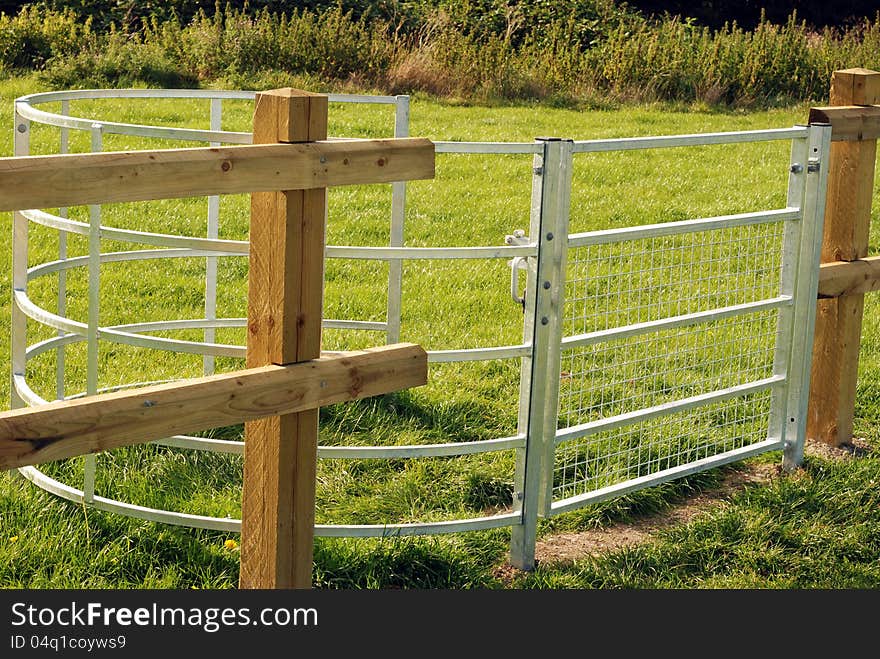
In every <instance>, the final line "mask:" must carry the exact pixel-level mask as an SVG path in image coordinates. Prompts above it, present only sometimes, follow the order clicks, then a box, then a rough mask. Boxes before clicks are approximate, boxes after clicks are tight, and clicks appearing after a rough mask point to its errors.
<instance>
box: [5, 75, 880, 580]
mask: <svg viewBox="0 0 880 659" xmlns="http://www.w3.org/2000/svg"><path fill="white" fill-rule="evenodd" d="M36 90H37V83H36V82H35V81H34V80H32V79H28V78H23V79H12V80H6V81H3V82H0V99H2V100H0V119H2V120H0V125H4V126H8V127H10V129H9V130H7V131H5V132H3V134H0V154H2V155H4V156H5V155H11V153H12V147H11V144H12V130H11V126H12V100H13V99H14V98H16V97H18V96H20V95H23V94H25V93H30V92H32V91H36ZM226 107H227V111H226V112H227V113H226V115H225V119H224V128H225V129H231V130H247V129H248V125H249V121H250V107H249V105H248V104H247V103H229V104H228V105H227V106H226ZM74 110H75V112H76V113H78V114H80V115H88V116H93V117H95V118H101V117H107V118H109V117H112V118H113V119H115V120H121V121H130V122H136V123H160V124H167V125H188V126H201V127H206V126H207V105H206V104H204V103H203V104H199V103H196V102H180V101H156V102H149V103H147V102H145V101H128V102H112V101H111V102H108V101H104V102H100V103H97V102H96V103H85V102H83V103H81V104H77V105H75V107H74ZM805 117H806V108H805V107H795V108H788V109H777V110H771V111H763V112H754V113H742V112H731V113H720V112H708V111H699V110H693V111H688V109H687V108H675V107H660V106H637V107H630V108H626V109H621V110H614V111H574V110H567V109H557V108H550V107H541V106H534V105H529V106H508V107H478V106H464V105H448V104H442V103H438V102H436V101H431V100H427V99H423V98H416V99H414V100H413V105H412V124H411V134H412V135H416V136H425V137H428V138H432V139H436V140H441V139H446V140H449V139H451V140H486V141H531V140H532V139H533V138H534V137H536V136H539V135H555V136H561V137H572V138H575V139H590V138H598V137H625V136H632V135H657V134H673V133H697V132H708V131H722V130H743V129H755V128H776V127H787V126H790V125H792V124H794V123H798V122H801V121H803V120H804V118H805ZM330 121H331V134H336V135H348V136H358V137H361V136H364V137H375V136H387V135H389V134H390V125H391V113H390V111H389V110H388V109H387V108H369V107H365V106H353V107H350V106H337V105H334V106H332V108H331V114H330ZM56 141H57V132H56V131H55V130H54V129H49V128H35V129H34V132H33V137H32V145H33V151H34V152H35V153H51V152H53V151H54V150H55V149H56V148H57V147H56V146H55V144H56ZM157 144H158V143H157V142H156V141H152V142H150V141H148V140H131V139H124V138H120V137H112V136H111V137H108V138H107V139H106V141H105V149H107V150H113V149H122V148H148V147H155V146H157ZM86 145H87V141H86V138H85V136H81V135H79V136H76V137H74V138H73V141H72V150H84V149H85V148H86ZM166 145H167V144H166ZM178 146H179V145H178ZM787 150H788V147H787V145H786V144H784V143H775V144H771V145H763V146H757V145H742V146H731V147H701V148H699V149H694V150H687V151H686V152H685V151H681V150H670V151H663V152H654V153H635V154H613V155H594V156H589V157H583V158H580V159H579V160H578V161H577V162H576V172H575V192H574V194H573V204H572V207H573V212H572V225H573V227H572V228H573V230H575V231H584V230H591V229H597V228H605V227H617V226H626V225H630V224H637V223H646V222H662V221H668V220H676V219H684V218H687V217H700V216H710V215H720V214H726V213H736V212H744V211H749V210H757V209H763V208H778V207H781V206H782V205H784V202H785V181H786V179H787V175H788V172H787ZM530 167H531V159H530V157H529V156H462V155H440V156H438V165H437V177H436V179H435V180H433V181H430V182H417V183H412V184H411V185H410V188H409V193H408V215H407V229H406V244H407V245H412V246H449V245H496V244H502V241H503V238H504V236H505V234H509V233H512V232H513V230H515V229H520V228H522V229H527V228H528V212H529V193H530V176H529V173H530ZM875 196H876V198H877V200H878V201H877V202H875V216H876V215H877V209H878V208H880V195H875ZM389 199H390V194H389V192H388V188H387V186H369V187H367V186H364V187H357V188H346V189H339V190H335V191H333V192H332V193H331V198H330V218H329V225H328V242H329V243H330V244H353V245H371V244H382V242H383V241H386V240H387V231H388V228H387V223H388V219H387V218H388V204H389ZM205 208H206V203H205V201H204V200H175V201H167V202H155V203H151V204H149V205H147V204H130V205H114V206H108V207H105V210H104V213H105V215H104V217H105V223H107V224H111V225H113V226H120V227H126V228H138V229H141V230H147V231H166V232H179V233H188V232H194V233H200V232H204V230H205V215H206V213H205ZM77 213H79V214H80V215H77ZM71 214H72V216H77V217H80V218H85V217H86V216H85V214H84V210H83V209H72V210H71ZM221 217H222V226H221V236H222V237H228V238H236V239H244V238H246V236H247V217H248V216H247V203H246V199H245V198H244V197H241V196H233V197H229V198H224V200H223V202H222V207H221ZM0 218H2V220H0V221H2V223H3V225H4V227H5V228H4V231H3V234H2V235H3V236H4V237H3V239H2V243H3V245H2V248H0V278H2V280H0V281H2V285H3V289H4V290H6V291H9V290H10V272H11V266H10V254H11V249H10V235H11V231H10V224H11V220H10V216H9V215H8V214H3V215H0ZM877 226H878V223H877V222H875V231H874V232H873V233H872V241H871V246H872V253H876V251H877V250H876V247H877V238H878V235H877V229H876V227H877ZM31 235H32V242H31V251H30V258H31V262H32V263H37V262H44V261H48V260H52V259H53V258H57V249H58V246H57V235H55V232H51V231H48V230H45V231H44V230H40V229H39V228H37V229H34V230H33V231H32V234H31ZM128 248H129V247H128V246H127V245H123V244H114V243H112V242H110V241H105V244H104V245H103V249H104V250H105V251H112V250H115V249H128ZM85 249H86V245H85V242H84V241H82V240H78V239H75V237H73V238H71V240H70V244H69V250H70V252H71V253H72V254H83V253H85ZM386 276H387V266H385V265H384V264H381V263H380V264H369V263H361V262H356V263H351V262H342V261H334V260H331V261H328V264H327V277H326V302H325V309H326V315H327V316H328V317H330V318H355V319H360V320H381V319H382V317H383V314H384V305H385V283H384V279H385V277H386ZM203 277H204V259H196V258H190V259H174V260H168V261H162V262H159V261H152V262H145V263H142V264H111V265H108V266H105V267H104V268H103V269H102V308H101V322H102V323H106V324H117V323H120V324H121V323H126V322H135V321H139V320H160V319H168V318H195V317H198V316H200V315H201V314H202V312H201V306H202V304H203V297H202V296H203ZM404 278H405V279H404V282H405V283H404V300H403V308H404V315H403V336H402V338H403V340H407V341H416V342H419V343H422V344H423V345H424V346H425V347H426V348H429V349H447V348H466V347H477V346H490V345H504V344H514V343H518V342H519V341H520V339H521V334H522V314H521V311H520V309H519V307H518V306H517V305H515V304H514V303H513V302H512V301H511V300H510V297H509V292H508V289H509V270H508V267H507V265H506V263H505V262H504V261H503V260H496V261H494V262H485V263H483V262H473V261H463V262H453V263H449V262H439V261H412V262H409V263H407V264H406V265H405V268H404ZM219 289H220V295H219V304H218V307H219V308H218V312H219V314H220V315H222V316H230V317H237V316H243V315H244V310H245V296H246V260H245V259H243V258H229V259H225V260H224V261H223V262H222V264H221V268H220V275H219ZM85 290H86V282H85V277H84V273H79V272H76V273H72V274H71V275H70V276H69V278H68V291H69V294H68V299H67V303H68V313H69V315H71V316H73V317H75V318H78V319H84V318H85V314H86V296H85ZM29 291H30V293H31V295H32V297H33V299H35V300H36V301H37V302H39V303H41V304H43V305H44V306H46V307H47V308H53V307H54V304H55V302H54V300H55V296H56V287H55V282H54V280H53V279H51V278H46V279H44V280H38V281H35V282H33V283H32V284H31V287H30V288H29ZM8 301H9V295H8V294H7V295H6V296H5V297H4V302H3V306H2V309H0V337H2V338H0V363H2V364H8V362H9V344H8V337H9V302H8ZM30 329H31V334H30V335H29V339H30V340H31V342H33V341H35V340H37V339H38V338H48V337H49V336H50V334H49V333H48V331H47V330H45V328H36V327H33V325H32V326H31V328H30ZM174 336H178V337H181V338H193V339H200V338H201V334H200V333H198V332H189V333H187V332H177V333H175V334H174ZM218 339H220V340H221V341H223V342H243V335H242V333H241V332H240V331H239V330H224V331H222V332H218ZM383 340H384V339H383V336H382V334H381V333H378V332H360V333H353V332H351V331H341V330H335V331H328V332H325V336H324V343H325V347H327V348H340V347H364V346H367V345H374V344H378V343H381V342H382V341H383ZM878 350H880V340H878V314H877V304H876V302H875V301H874V300H873V299H872V298H869V301H868V308H867V310H866V319H865V330H864V339H863V348H862V361H861V364H860V385H859V397H858V408H857V433H858V435H859V436H860V437H863V438H865V439H866V441H867V442H868V444H869V445H870V446H877V445H878V441H880V437H878V431H877V429H876V428H877V424H876V421H877V416H878V411H880V400H878V395H880V387H878V384H880V377H878V376H877V375H876V374H877V373H878V372H880V369H878V368H877V366H878V360H880V357H878ZM67 360H68V371H67V372H68V376H67V378H66V381H65V387H66V393H67V394H68V395H70V394H73V393H76V392H79V391H82V390H83V388H84V386H85V359H84V349H83V348H82V346H73V347H71V348H69V349H68V350H67ZM239 365H240V364H239V362H237V361H236V360H233V359H220V360H218V367H219V368H222V369H231V368H236V367H238V366H239ZM100 370H101V385H102V386H113V385H118V384H123V383H131V382H143V381H151V380H162V379H166V378H175V377H189V376H194V375H197V374H200V373H201V358H196V357H191V356H183V355H177V356H174V355H167V354H163V353H158V352H156V351H150V350H146V349H136V348H126V347H123V346H113V347H112V348H107V349H106V350H104V351H103V352H102V356H101V367H100ZM29 377H30V378H31V381H32V382H33V384H34V386H35V388H36V390H37V391H38V393H40V394H41V395H43V396H44V397H46V398H51V397H53V396H54V381H55V378H54V357H53V356H52V355H51V354H50V353H47V354H46V355H44V356H41V357H39V358H37V359H35V360H34V361H33V362H32V363H31V368H30V369H29ZM518 382H519V367H518V363H516V362H515V361H514V360H508V361H506V362H503V361H496V362H489V363H485V364H466V365H444V366H434V367H432V370H431V383H430V384H429V386H428V387H425V388H422V389H419V390H414V391H412V392H407V393H405V394H398V395H394V396H387V397H383V398H381V399H376V400H370V401H365V402H361V403H356V404H349V405H338V406H333V407H330V408H326V409H325V410H323V411H322V415H321V419H322V437H321V441H322V443H326V444H333V443H346V444H367V443H378V444H418V443H433V442H440V441H473V440H478V439H490V438H493V437H501V436H506V435H511V434H514V432H515V429H516V402H517V395H518V392H517V388H518ZM8 399H9V390H8V379H7V378H5V377H4V378H0V400H2V401H7V402H8ZM4 404H5V403H4ZM236 432H237V429H230V430H228V431H227V434H230V435H232V436H235V435H236ZM760 460H765V461H779V460H780V456H779V455H778V454H771V455H768V456H763V457H762V458H760ZM878 460H880V458H878V457H876V454H875V453H872V452H869V453H868V454H867V455H862V456H859V457H857V458H855V459H851V460H846V461H831V460H827V459H822V458H818V457H813V458H809V459H808V460H807V462H806V463H805V468H804V470H803V471H802V472H799V473H797V474H794V475H791V476H786V477H782V478H779V479H776V480H774V481H773V482H772V483H771V484H769V485H763V486H754V487H750V488H748V489H746V490H745V491H743V492H741V493H739V494H737V495H736V496H734V497H733V498H732V499H731V501H730V502H729V503H727V504H725V505H724V506H722V507H720V508H719V509H718V510H715V511H713V512H711V513H709V514H707V515H704V516H702V517H700V518H698V519H697V520H695V521H693V522H691V523H689V524H686V525H683V526H681V527H678V528H675V529H672V530H670V531H668V532H664V533H663V534H661V535H660V536H659V537H658V538H657V539H656V541H654V542H649V543H646V544H643V545H639V546H637V547H635V548H630V549H625V550H619V551H615V552H611V553H608V554H603V555H600V556H596V557H589V558H584V559H583V560H581V561H576V562H575V563H573V564H565V565H549V564H548V565H541V566H539V568H538V570H536V571H535V572H534V573H531V574H527V575H525V574H524V575H519V576H517V577H516V578H514V580H513V581H512V582H508V581H502V580H500V578H499V577H497V576H496V572H495V568H497V567H498V566H499V565H500V564H502V563H503V562H504V560H505V557H506V551H507V545H508V539H509V531H507V530H497V531H486V532H472V533H467V534H462V535H458V536H446V537H431V538H403V539H382V540H353V539H333V540H331V539H318V541H317V544H316V568H315V583H316V585H318V586H319V587H326V588H388V587H407V588H478V587H480V588H482V587H493V588H494V587H517V588H592V587H624V588H626V587H646V588H654V587H657V588H667V587H684V588H693V587H772V588H776V587H781V588H789V587H797V588H802V587H832V588H837V587H876V586H877V585H878V584H880V569H878V567H877V566H878V565H880V560H878V559H880V541H878V538H880V534H878V530H880V506H878V495H877V482H878V480H880V463H878ZM513 463H514V456H513V454H512V452H511V451H507V452H500V453H497V454H488V455H483V456H473V457H459V458H449V459H441V458H433V459H418V460H409V461H405V460H362V461H347V460H346V461H342V460H324V461H322V462H321V464H320V466H319V474H318V512H317V516H318V521H319V522H322V523H352V524H364V523H393V522H410V521H432V520H441V519H451V518H463V517H473V516H478V515H481V514H485V513H486V512H491V511H497V510H501V509H504V508H506V507H507V506H509V505H510V503H511V497H512V490H513V484H512V481H513ZM98 465H99V470H98V484H97V491H98V493H99V494H101V495H104V496H114V497H120V498H123V499H125V500H127V501H131V502H133V503H138V504H141V505H150V506H165V507H169V508H172V509H176V510H181V511H184V512H189V513H194V514H203V515H205V514H207V515H215V516H221V517H222V516H226V515H229V516H232V517H238V516H239V514H240V501H239V499H240V485H241V460H240V458H237V457H231V456H223V455H208V454H201V453H194V452H188V451H179V450H173V449H166V448H160V447H156V446H149V447H146V448H132V449H125V450H120V451H115V452H113V453H112V454H106V455H102V456H99V458H98ZM46 471H47V472H48V473H51V474H53V475H54V476H56V477H58V478H62V479H63V480H66V481H67V482H70V483H71V484H74V485H78V484H79V481H80V480H81V473H82V461H81V460H70V461H65V462H62V463H58V464H55V465H51V466H48V467H46ZM722 475H723V474H722V473H721V472H719V471H715V472H710V473H706V474H702V475H698V476H694V477H691V478H689V479H687V480H685V481H679V482H676V483H672V484H667V485H664V486H660V487H656V488H651V489H649V490H646V491H643V492H640V493H637V494H633V495H628V496H626V497H623V498H619V499H616V500H613V501H610V502H607V503H604V504H601V505H597V506H592V507H588V508H585V509H582V510H580V511H578V512H575V513H569V514H566V515H562V516H560V517H557V518H554V519H553V520H550V521H548V522H543V523H542V526H541V533H542V534H545V535H546V534H549V533H553V532H556V531H561V530H566V531H574V530H579V529H590V528H595V527H597V526H603V525H609V524H613V523H615V522H616V521H620V520H625V519H630V518H632V517H633V516H638V515H643V514H647V513H651V512H655V511H658V510H663V509H664V508H665V507H668V506H669V505H672V504H674V503H676V502H677V501H680V500H681V499H682V498H683V497H686V496H687V495H688V494H689V493H692V492H696V491H699V490H701V489H703V488H707V487H712V486H713V485H715V484H717V483H718V481H719V479H720V478H721V477H722ZM229 541H233V542H229ZM237 541H238V538H237V536H235V534H223V533H219V532H208V531H199V530H192V529H182V528H176V527H171V526H164V525H160V524H155V523H151V522H141V521H137V520H131V519H127V518H123V517H120V516H116V515H112V514H108V513H103V512H100V511H96V510H93V509H88V508H83V507H79V506H76V505H73V504H70V503H67V502H65V501H62V500H59V499H57V498H55V497H52V496H50V495H48V494H46V493H44V492H42V491H40V490H38V489H36V488H35V487H33V486H32V485H30V484H29V483H27V482H25V481H23V480H19V479H14V478H12V477H11V476H10V475H6V474H4V475H0V585H2V586H4V587H27V588H81V587H84V588H92V587H94V588H142V587H143V588H230V587H234V586H235V585H236V583H237V573H238V560H237V549H236V547H235V545H236V543H237Z"/></svg>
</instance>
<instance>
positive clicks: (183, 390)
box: [0, 344, 427, 469]
mask: <svg viewBox="0 0 880 659" xmlns="http://www.w3.org/2000/svg"><path fill="white" fill-rule="evenodd" d="M426 380H427V354H426V353H425V351H424V350H423V349H422V348H421V347H419V346H417V345H413V344H397V345H393V346H386V347H381V348H371V349H369V350H360V351H353V352H347V353H343V354H340V355H337V356H332V357H323V358H319V359H316V360H312V361H306V362H301V363H298V364H291V365H288V366H275V365H272V366H263V367H260V368H254V369H248V370H242V371H235V372H232V373H223V374H219V375H212V376H208V377H203V378H196V379H192V380H185V381H183V382H173V383H168V384H162V385H156V386H151V387H144V388H141V389H135V390H131V391H119V392H113V393H108V394H101V395H97V396H89V397H87V398H79V399H73V400H65V401H55V402H51V403H47V404H46V405H41V406H39V407H33V408H22V409H16V410H11V411H8V412H3V413H0V469H12V468H15V467H22V466H25V465H30V464H39V463H42V462H49V461H52V460H60V459H62V458H70V457H74V456H77V455H85V454H88V453H97V452H99V451H105V450H108V449H112V448H116V447H119V446H129V445H132V444H139V443H142V442H147V441H152V440H155V439H160V438H162V437H168V436H171V435H176V434H181V433H192V432H199V431H201V430H207V429H208V428H214V427H217V426H226V425H232V424H235V423H241V422H242V421H250V420H252V419H259V418H263V417H268V416H276V415H279V414H282V415H285V417H290V416H291V414H290V413H291V412H300V411H308V410H314V409H317V408H318V407H320V406H323V405H330V404H332V403H339V402H342V401H347V400H356V399H360V398H366V397H369V396H378V395H380V394H384V393H388V392H390V391H396V390H398V389H404V388H408V387H415V386H420V385H422V384H424V383H425V382H426Z"/></svg>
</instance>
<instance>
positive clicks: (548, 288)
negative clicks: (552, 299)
mask: <svg viewBox="0 0 880 659" xmlns="http://www.w3.org/2000/svg"><path fill="white" fill-rule="evenodd" d="M544 290H545V291H548V290H550V282H549V281H545V282H544Z"/></svg>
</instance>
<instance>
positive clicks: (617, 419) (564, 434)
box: [555, 375, 785, 445]
mask: <svg viewBox="0 0 880 659" xmlns="http://www.w3.org/2000/svg"><path fill="white" fill-rule="evenodd" d="M782 382H785V376H784V375H774V376H772V377H769V378H764V379H763V380H756V381H755V382H749V383H747V384H738V385H735V386H733V387H727V388H725V389H718V390H717V391H712V392H709V393H706V394H699V395H697V396H691V397H689V398H681V399H679V400H675V401H670V402H668V403H662V404H660V405H654V406H652V407H645V408H642V409H640V410H634V411H632V412H626V413H624V414H617V415H615V416H609V417H607V418H604V419H598V420H596V421H590V422H589V423H582V424H579V425H577V426H571V427H570V428H565V429H563V430H557V431H556V440H555V441H556V444H557V445H559V444H563V443H565V442H568V441H571V440H573V439H580V438H582V437H587V436H588V435H595V434H596V433H598V432H603V431H608V430H614V429H615V428H620V427H622V426H631V425H633V424H635V423H639V422H641V421H647V420H648V419H654V418H656V417H658V416H668V415H670V414H675V413H676V412H685V411H687V410H690V409H693V408H695V407H704V406H706V405H711V404H712V403H720V402H721V401H725V400H729V399H731V398H741V397H743V396H747V395H749V394H753V393H756V392H758V391H763V390H764V389H769V388H771V387H773V386H774V385H777V384H781V383H782Z"/></svg>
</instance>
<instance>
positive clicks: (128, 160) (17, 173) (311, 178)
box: [0, 138, 434, 211]
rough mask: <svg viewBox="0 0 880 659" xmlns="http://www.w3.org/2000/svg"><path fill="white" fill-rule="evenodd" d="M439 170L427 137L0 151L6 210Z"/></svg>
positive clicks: (388, 178)
mask: <svg viewBox="0 0 880 659" xmlns="http://www.w3.org/2000/svg"><path fill="white" fill-rule="evenodd" d="M433 176H434V144H433V143H432V142H431V141H430V140H427V139H422V138H399V139H387V140H364V141H360V140H343V141H333V142H308V143H303V144H255V145H248V146H227V147H203V148H196V149H163V150H159V151H131V152H125V151H120V152H107V153H84V154H69V155H55V156H25V157H18V158H0V211H10V210H22V209H27V208H55V207H59V206H77V205H81V204H106V203H115V202H126V201H146V200H149V199H169V198H176V197H196V196H207V195H217V194H237V193H245V192H269V191H274V190H307V189H312V188H327V187H331V186H336V185H358V184H365V183H388V182H392V181H410V180H415V179H427V178H433Z"/></svg>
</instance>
